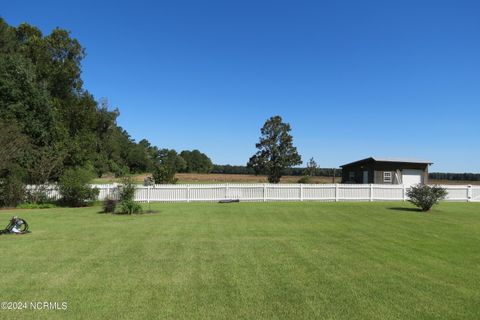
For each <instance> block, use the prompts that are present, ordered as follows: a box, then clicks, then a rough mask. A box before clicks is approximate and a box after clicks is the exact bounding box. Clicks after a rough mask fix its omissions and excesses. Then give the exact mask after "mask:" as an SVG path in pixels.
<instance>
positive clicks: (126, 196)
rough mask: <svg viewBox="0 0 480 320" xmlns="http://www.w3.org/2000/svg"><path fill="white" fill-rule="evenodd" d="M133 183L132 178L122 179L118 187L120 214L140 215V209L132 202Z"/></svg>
mask: <svg viewBox="0 0 480 320" xmlns="http://www.w3.org/2000/svg"><path fill="white" fill-rule="evenodd" d="M135 189H136V186H135V183H134V181H133V179H132V177H124V178H123V179H122V184H121V185H120V189H119V191H120V207H121V211H122V213H126V214H132V213H140V212H141V211H142V207H141V206H140V205H139V204H138V203H136V202H135V201H134V199H135Z"/></svg>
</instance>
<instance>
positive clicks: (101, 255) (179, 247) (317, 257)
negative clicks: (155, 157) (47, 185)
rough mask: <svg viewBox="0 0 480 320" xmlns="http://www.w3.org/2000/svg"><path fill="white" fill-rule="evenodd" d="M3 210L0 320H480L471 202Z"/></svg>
mask: <svg viewBox="0 0 480 320" xmlns="http://www.w3.org/2000/svg"><path fill="white" fill-rule="evenodd" d="M152 208H154V209H156V210H158V211H159V212H158V213H156V214H145V215H138V216H119V215H117V216H115V215H106V214H98V211H99V210H100V208H99V207H91V208H82V209H64V208H59V209H43V210H11V211H7V210H5V211H0V221H4V222H5V223H6V222H7V220H8V218H9V217H10V216H12V215H19V216H21V217H24V218H25V219H27V220H28V222H29V223H30V226H31V230H32V233H31V234H28V235H22V236H16V235H4V236H0V242H1V248H2V257H1V262H0V271H1V275H2V276H1V277H0V293H1V294H0V296H1V299H0V300H2V301H27V302H30V301H58V302H62V301H66V302H68V309H67V310H66V311H52V310H50V311H45V310H44V311H33V310H26V311H25V310H23V311H11V310H0V318H1V319H7V318H8V319H25V318H35V319H56V318H63V319H65V318H68V319H163V318H170V319H479V318H480V204H473V203H443V204H441V205H440V206H438V207H436V209H435V210H434V211H432V212H431V213H427V214H425V213H420V212H416V211H412V207H411V206H410V205H409V204H406V203H400V202H393V203H313V202H304V203H234V204H217V203H189V204H186V203H185V204H155V205H152Z"/></svg>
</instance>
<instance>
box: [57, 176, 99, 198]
mask: <svg viewBox="0 0 480 320" xmlns="http://www.w3.org/2000/svg"><path fill="white" fill-rule="evenodd" d="M91 179H93V173H92V172H91V171H89V170H87V169H85V168H77V169H68V170H66V171H65V172H64V174H63V175H62V176H61V177H60V180H59V183H58V187H59V192H60V195H61V197H62V202H63V203H64V204H66V205H68V206H72V207H83V206H85V205H88V204H89V203H90V202H92V201H95V200H96V199H97V197H98V193H99V191H98V189H97V188H92V187H91V186H90V185H89V184H88V183H89V182H90V180H91Z"/></svg>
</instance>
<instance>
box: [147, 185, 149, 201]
mask: <svg viewBox="0 0 480 320" xmlns="http://www.w3.org/2000/svg"><path fill="white" fill-rule="evenodd" d="M147 203H150V186H147Z"/></svg>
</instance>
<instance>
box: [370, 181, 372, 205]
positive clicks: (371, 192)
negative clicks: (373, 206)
mask: <svg viewBox="0 0 480 320" xmlns="http://www.w3.org/2000/svg"><path fill="white" fill-rule="evenodd" d="M372 201H373V184H371V183H370V202H372Z"/></svg>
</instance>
